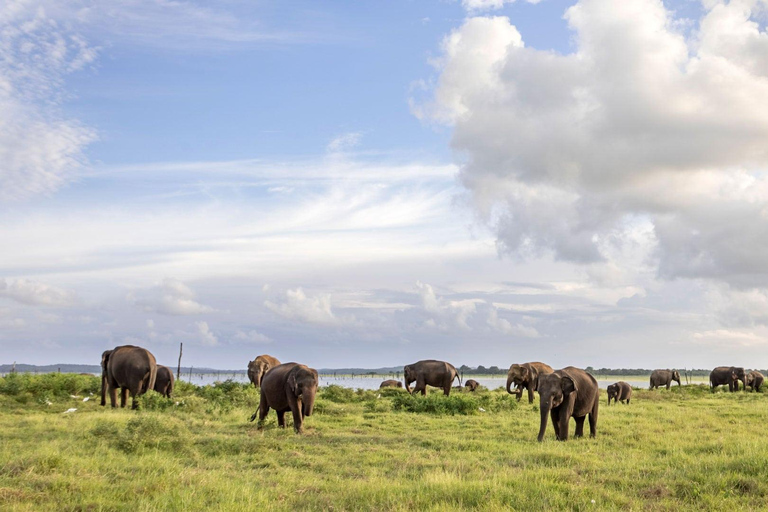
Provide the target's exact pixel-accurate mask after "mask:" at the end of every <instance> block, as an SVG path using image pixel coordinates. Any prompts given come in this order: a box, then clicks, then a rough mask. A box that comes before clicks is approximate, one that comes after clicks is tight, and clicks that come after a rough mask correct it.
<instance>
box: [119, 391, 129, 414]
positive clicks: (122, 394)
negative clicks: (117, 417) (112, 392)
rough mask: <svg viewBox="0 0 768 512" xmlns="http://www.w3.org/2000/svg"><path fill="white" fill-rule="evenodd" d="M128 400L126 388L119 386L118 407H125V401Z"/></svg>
mask: <svg viewBox="0 0 768 512" xmlns="http://www.w3.org/2000/svg"><path fill="white" fill-rule="evenodd" d="M127 401H128V388H120V408H122V409H125V403H126V402H127Z"/></svg>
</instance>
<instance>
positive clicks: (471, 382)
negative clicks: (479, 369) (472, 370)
mask: <svg viewBox="0 0 768 512" xmlns="http://www.w3.org/2000/svg"><path fill="white" fill-rule="evenodd" d="M464 387H465V388H467V389H468V390H469V391H477V388H479V387H480V383H479V382H477V381H476V380H475V379H468V380H467V382H465V383H464Z"/></svg>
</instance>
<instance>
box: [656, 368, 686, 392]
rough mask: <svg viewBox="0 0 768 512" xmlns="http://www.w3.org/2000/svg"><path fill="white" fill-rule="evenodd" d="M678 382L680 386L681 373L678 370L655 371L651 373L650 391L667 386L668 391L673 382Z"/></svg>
mask: <svg viewBox="0 0 768 512" xmlns="http://www.w3.org/2000/svg"><path fill="white" fill-rule="evenodd" d="M673 380H674V381H677V385H678V386H680V385H681V384H680V372H678V371H677V370H653V373H651V379H650V382H651V387H650V388H648V389H655V388H658V387H661V386H667V389H669V387H670V386H671V385H672V381H673Z"/></svg>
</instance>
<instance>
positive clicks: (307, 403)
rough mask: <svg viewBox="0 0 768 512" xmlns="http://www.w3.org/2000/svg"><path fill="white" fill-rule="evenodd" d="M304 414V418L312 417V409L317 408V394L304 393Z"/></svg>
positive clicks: (302, 400)
mask: <svg viewBox="0 0 768 512" xmlns="http://www.w3.org/2000/svg"><path fill="white" fill-rule="evenodd" d="M301 403H302V414H303V415H304V416H312V409H314V407H315V394H314V393H304V394H303V395H302V397H301Z"/></svg>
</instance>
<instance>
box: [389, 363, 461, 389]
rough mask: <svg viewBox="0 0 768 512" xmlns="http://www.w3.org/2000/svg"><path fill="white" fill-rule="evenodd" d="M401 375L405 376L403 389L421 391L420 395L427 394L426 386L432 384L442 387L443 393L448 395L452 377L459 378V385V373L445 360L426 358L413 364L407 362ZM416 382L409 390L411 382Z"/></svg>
mask: <svg viewBox="0 0 768 512" xmlns="http://www.w3.org/2000/svg"><path fill="white" fill-rule="evenodd" d="M403 375H404V376H405V377H404V379H403V380H405V389H406V390H407V391H408V392H409V393H411V394H414V393H418V392H419V391H421V394H422V395H426V394H427V386H428V385H429V386H433V387H436V388H442V389H443V394H445V396H448V395H449V394H450V393H451V384H453V379H455V378H456V377H458V378H459V385H461V375H459V372H458V371H457V370H456V368H455V367H454V366H453V365H452V364H451V363H446V362H445V361H435V360H434V359H426V360H424V361H419V362H417V363H413V364H407V365H405V366H404V367H403ZM414 381H415V382H416V386H415V387H414V388H413V391H411V382H414Z"/></svg>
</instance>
